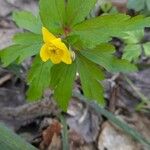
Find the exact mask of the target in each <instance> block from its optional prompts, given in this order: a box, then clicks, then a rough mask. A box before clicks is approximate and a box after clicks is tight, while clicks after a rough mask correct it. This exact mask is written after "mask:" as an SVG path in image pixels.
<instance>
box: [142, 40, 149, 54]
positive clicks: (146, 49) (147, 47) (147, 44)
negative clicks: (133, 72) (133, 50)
mask: <svg viewBox="0 0 150 150" xmlns="http://www.w3.org/2000/svg"><path fill="white" fill-rule="evenodd" d="M143 48H144V52H145V55H146V56H150V42H147V43H145V44H143Z"/></svg>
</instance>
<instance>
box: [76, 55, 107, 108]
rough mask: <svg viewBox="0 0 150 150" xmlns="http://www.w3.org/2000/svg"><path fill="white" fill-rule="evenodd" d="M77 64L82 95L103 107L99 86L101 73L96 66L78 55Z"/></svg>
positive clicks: (102, 77) (101, 77) (102, 76)
mask: <svg viewBox="0 0 150 150" xmlns="http://www.w3.org/2000/svg"><path fill="white" fill-rule="evenodd" d="M77 63H78V72H79V75H80V79H81V84H82V88H83V92H84V95H85V96H86V97H88V98H90V99H93V100H96V101H98V103H99V104H100V105H101V106H104V105H105V100H104V97H103V87H102V86H101V84H100V80H102V79H104V75H103V72H102V71H101V70H100V68H99V67H98V66H97V65H96V64H94V63H93V62H91V61H89V60H88V59H86V58H85V57H83V56H82V55H80V54H79V55H78V62H77Z"/></svg>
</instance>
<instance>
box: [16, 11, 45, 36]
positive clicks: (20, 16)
mask: <svg viewBox="0 0 150 150" xmlns="http://www.w3.org/2000/svg"><path fill="white" fill-rule="evenodd" d="M13 20H14V21H15V22H16V24H17V25H18V26H19V27H20V28H23V29H26V30H29V31H31V32H33V33H41V26H42V25H41V21H40V18H39V17H35V16H33V15H32V13H30V12H27V11H21V12H14V13H13Z"/></svg>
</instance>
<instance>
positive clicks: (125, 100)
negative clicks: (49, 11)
mask: <svg viewBox="0 0 150 150" xmlns="http://www.w3.org/2000/svg"><path fill="white" fill-rule="evenodd" d="M14 10H28V11H32V12H33V13H34V14H36V13H37V12H38V1H37V0H0V49H3V48H4V47H6V46H9V45H10V44H12V41H11V38H12V36H13V35H14V34H15V33H16V32H20V31H22V30H21V29H18V28H17V27H16V25H15V24H14V23H13V21H12V18H11V15H12V12H13V11H14ZM113 42H114V44H115V45H116V46H117V47H118V48H119V47H120V46H121V42H120V41H118V40H117V41H116V40H115V39H114V41H113ZM30 64H31V59H28V60H26V61H25V62H24V63H22V64H21V65H12V66H10V67H8V68H2V67H0V122H3V123H5V124H6V125H7V126H8V127H9V128H11V129H12V130H13V131H14V132H16V133H17V134H19V135H20V136H21V137H23V138H24V139H25V140H27V141H28V142H30V143H32V144H33V145H35V146H36V147H37V148H39V149H41V150H52V149H55V150H59V149H61V136H60V134H61V128H62V124H61V123H60V121H59V118H58V117H57V116H58V114H59V113H60V112H59V109H58V108H57V106H56V104H55V102H54V101H53V100H52V97H51V92H50V90H47V91H45V94H44V97H43V99H42V101H37V102H34V103H31V104H29V103H28V102H27V101H26V97H25V92H26V89H27V85H26V82H25V77H26V72H27V70H28V69H29V66H30ZM138 65H139V68H140V69H139V71H138V72H136V73H132V74H108V73H107V75H106V76H107V79H106V80H105V81H103V85H104V88H105V98H106V99H107V109H108V110H109V111H111V112H112V113H114V114H115V116H117V117H118V118H120V119H121V120H124V121H125V122H127V123H128V124H129V125H130V126H131V127H133V128H135V129H136V130H137V131H138V132H140V133H141V134H142V135H143V136H144V137H145V138H147V139H150V101H149V100H150V67H149V66H150V60H149V59H148V58H141V60H140V61H139V64H138ZM74 90H75V91H80V84H79V83H78V81H77V82H76V84H75V86H74ZM143 99H148V101H147V102H144V103H145V104H143V105H142V103H141V102H143V101H144V100H143ZM138 104H141V106H142V107H140V108H139V109H138V111H137V110H136V109H135V108H137V105H138ZM65 117H66V120H67V124H68V126H69V129H68V134H69V141H70V142H69V144H70V149H71V150H97V149H98V150H148V149H147V148H146V147H144V146H142V145H141V144H140V143H138V142H136V141H135V140H133V139H132V138H131V137H130V136H129V135H127V134H126V133H125V132H123V131H122V130H120V129H119V128H117V127H115V126H114V125H112V124H111V123H110V122H109V121H108V120H107V119H106V118H105V117H104V116H98V115H97V114H96V112H95V111H94V110H93V109H91V108H90V107H88V106H87V105H86V103H84V102H81V101H80V100H79V99H78V98H77V97H73V98H72V100H71V102H70V104H69V107H68V111H67V114H65Z"/></svg>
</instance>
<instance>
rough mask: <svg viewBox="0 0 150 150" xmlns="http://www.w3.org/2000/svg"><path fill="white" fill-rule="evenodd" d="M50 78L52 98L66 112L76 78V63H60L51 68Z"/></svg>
mask: <svg viewBox="0 0 150 150" xmlns="http://www.w3.org/2000/svg"><path fill="white" fill-rule="evenodd" d="M51 76H52V78H51V84H50V85H51V86H53V89H54V98H55V100H56V101H57V102H58V105H59V106H60V107H61V108H62V109H63V110H64V111H66V110H67V106H68V103H69V100H70V98H71V95H72V88H73V82H74V79H75V76H76V62H73V63H72V64H71V65H66V64H63V63H61V64H58V65H55V66H53V68H52V73H51Z"/></svg>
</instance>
